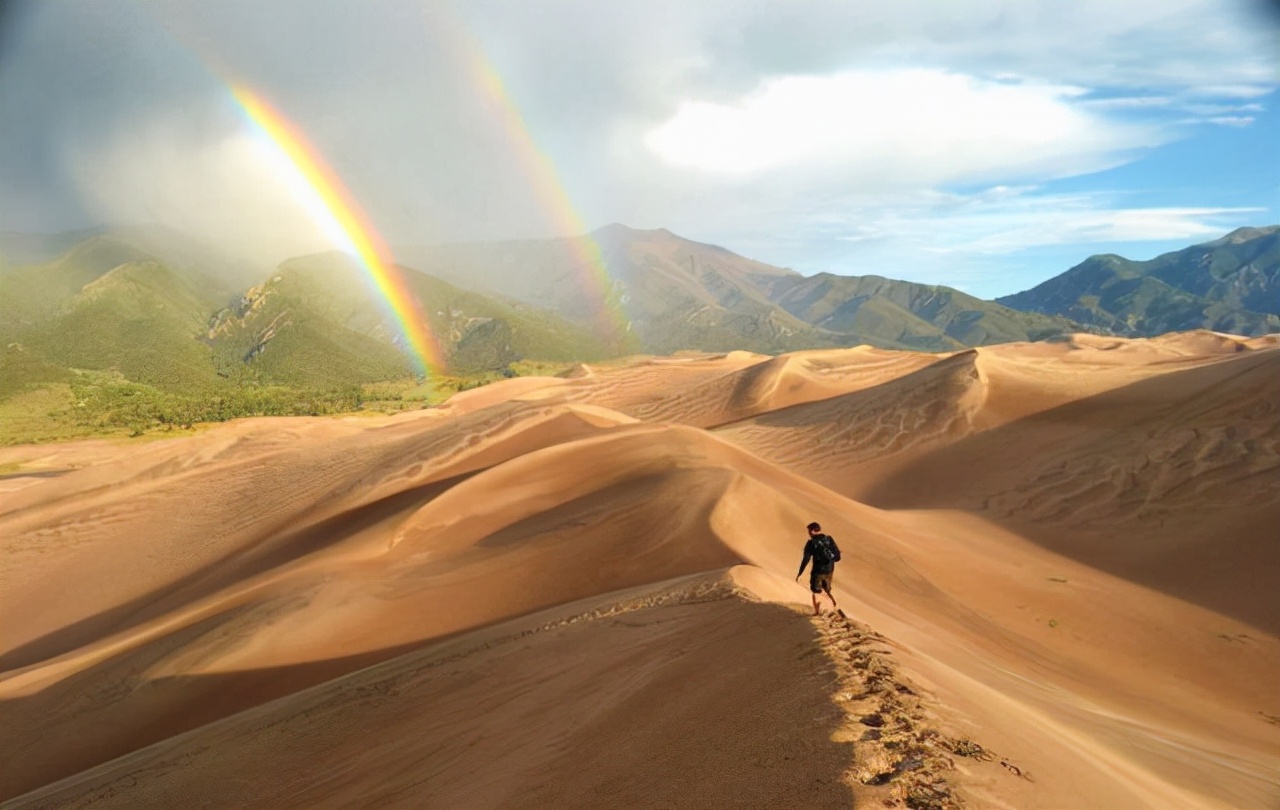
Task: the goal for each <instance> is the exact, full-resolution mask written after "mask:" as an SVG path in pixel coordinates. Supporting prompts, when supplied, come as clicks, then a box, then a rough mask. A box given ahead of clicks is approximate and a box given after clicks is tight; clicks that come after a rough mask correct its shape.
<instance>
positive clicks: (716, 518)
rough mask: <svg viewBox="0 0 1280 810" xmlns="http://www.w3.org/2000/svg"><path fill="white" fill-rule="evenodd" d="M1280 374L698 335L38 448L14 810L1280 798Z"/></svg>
mask: <svg viewBox="0 0 1280 810" xmlns="http://www.w3.org/2000/svg"><path fill="white" fill-rule="evenodd" d="M1278 380H1280V343H1278V342H1277V341H1276V340H1275V339H1274V338H1258V339H1249V340H1247V339H1243V338H1238V337H1233V336H1230V335H1220V334H1215V333H1208V332H1195V333H1186V334H1179V335H1169V336H1166V337H1162V338H1156V339H1151V340H1130V341H1126V340H1119V339H1108V338H1099V337H1096V336H1088V335H1078V336H1076V337H1075V338H1073V339H1071V340H1068V341H1060V342H1052V343H1037V344H1010V345H1003V346H996V347H990V348H981V349H976V350H969V351H964V352H957V353H950V354H924V353H910V352H891V351H884V350H878V349H872V348H868V347H859V348H853V349H847V350H834V351H814V352H799V353H795V354H790V355H785V356H782V357H767V356H762V355H755V354H750V353H746V352H733V353H730V354H727V355H710V354H691V353H686V354H682V355H680V356H676V357H667V358H663V357H644V358H632V359H630V360H629V361H626V362H616V363H607V364H600V365H594V364H593V365H591V366H580V367H577V368H575V369H573V370H572V371H570V372H569V373H566V374H565V375H563V376H560V377H546V378H524V379H514V380H509V381H503V382H499V383H494V384H491V385H489V386H485V387H483V388H478V389H474V390H472V391H468V392H465V393H462V394H459V395H457V396H456V397H455V398H453V399H452V400H450V401H449V402H448V403H446V404H445V405H443V406H441V407H438V408H434V409H430V410H422V411H416V412H408V413H404V414H399V415H396V416H386V417H377V418H370V417H358V418H357V417H349V418H290V419H248V420H242V421H237V422H233V423H228V424H223V425H218V426H214V427H211V428H209V429H208V430H206V431H204V432H202V433H199V434H197V435H194V436H185V437H180V438H173V439H165V440H153V441H146V442H138V441H123V440H122V441H108V440H95V441H84V442H72V443H65V444H57V445H40V446H21V447H11V448H5V449H3V450H0V464H4V465H9V466H8V469H15V467H16V470H17V471H16V472H10V473H7V474H6V475H5V476H4V477H3V478H0V544H2V549H3V551H2V553H3V566H2V567H0V577H2V578H3V579H2V581H0V617H2V622H3V626H2V629H3V634H2V635H0V712H2V715H0V734H2V738H0V745H2V746H3V750H4V752H5V767H4V768H3V769H0V800H3V803H0V807H3V808H18V807H23V808H27V807H90V806H92V807H130V808H132V807H142V806H152V807H188V806H223V807H231V806H245V807H330V806H333V807H336V806H341V807H358V806H364V807H439V808H487V807H601V806H625V807H691V808H693V807H698V808H702V807H725V806H733V807H764V806H788V807H801V806H803V807H813V808H824V807H832V808H834V807H851V806H857V807H871V806H886V804H887V805H888V806H899V807H934V808H943V807H958V806H966V807H982V808H987V807H991V808H1174V807H1177V808H1275V807H1277V806H1280V685H1278V684H1280V597H1277V593H1278V592H1280V591H1278V590H1277V589H1278V586H1280V542H1278V540H1280V530H1278V529H1277V527H1278V526H1280V385H1277V381H1278ZM811 520H817V521H820V522H821V523H822V524H823V527H824V529H825V530H826V531H827V532H829V533H830V534H832V535H833V536H834V537H835V538H836V540H837V541H838V542H839V543H840V546H841V549H842V551H843V554H844V558H843V561H842V562H841V563H840V565H839V567H838V568H837V572H836V576H835V586H836V587H835V592H836V597H837V598H838V599H839V602H840V606H841V607H842V608H843V611H844V613H845V615H846V616H847V619H842V618H840V617H839V616H837V615H835V614H833V613H831V612H829V611H828V612H827V613H825V614H824V615H823V616H821V617H814V616H812V609H811V607H810V604H809V595H808V589H807V587H806V586H805V584H804V582H805V580H803V579H802V580H801V583H799V584H798V583H796V582H795V581H794V580H793V578H794V577H795V573H796V569H797V567H798V565H799V562H800V554H801V548H802V546H803V543H804V539H805V533H804V526H805V524H807V523H808V522H809V521H811Z"/></svg>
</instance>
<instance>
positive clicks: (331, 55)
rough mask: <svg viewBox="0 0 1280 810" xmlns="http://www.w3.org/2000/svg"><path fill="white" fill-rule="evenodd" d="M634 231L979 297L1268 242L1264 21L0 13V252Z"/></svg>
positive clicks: (591, 11) (1009, 0) (1153, 9)
mask: <svg viewBox="0 0 1280 810" xmlns="http://www.w3.org/2000/svg"><path fill="white" fill-rule="evenodd" d="M233 86H234V87H241V88H248V89H250V90H251V91H252V93H253V94H254V95H255V96H256V97H258V98H261V99H262V100H264V101H265V102H266V103H268V104H269V105H270V106H271V107H273V108H274V109H275V110H276V111H277V112H278V113H279V114H280V115H281V116H283V118H284V119H285V120H288V121H290V122H292V126H293V127H294V128H295V131H296V132H298V133H301V135H302V136H303V137H304V138H305V140H306V141H308V142H309V143H310V144H311V146H312V147H313V148H314V150H315V151H314V154H315V155H316V156H318V158H319V159H320V160H321V162H322V163H323V164H324V165H325V166H327V169H328V170H329V171H330V172H331V173H332V175H333V176H336V177H337V178H339V180H340V182H341V184H342V185H344V186H345V188H346V189H347V190H348V192H349V195H350V199H351V200H352V201H354V202H355V203H356V205H357V206H358V208H359V209H361V210H362V211H363V213H364V214H365V215H366V217H367V221H368V222H369V223H370V224H371V225H372V227H373V228H374V229H376V231H377V232H378V233H379V234H380V235H381V237H382V239H383V240H384V241H385V242H387V243H388V244H390V245H392V246H393V249H394V246H396V245H418V244H433V243H441V242H452V241H489V240H500V239H525V238H545V237H555V236H565V235H573V234H576V233H580V232H584V231H588V230H592V229H595V228H599V227H602V226H604V225H606V224H609V223H613V222H620V223H623V224H626V225H629V226H631V227H634V228H667V229H669V230H671V231H673V232H674V233H676V234H679V235H681V236H684V237H686V238H689V239H694V240H697V241H701V242H710V243H713V244H717V245H721V246H723V247H726V248H728V249H730V250H733V251H735V252H737V253H740V254H743V255H745V256H749V257H751V258H754V259H758V260H761V261H766V262H769V263H771V264H776V265H779V266H783V267H790V268H793V269H795V270H798V271H800V272H802V273H806V274H809V273H814V272H819V271H826V272H833V273H840V274H845V275H863V274H877V275H883V276H888V277H891V278H900V279H906V280H910V281H919V282H925V283H930V284H946V285H950V286H953V287H958V288H960V289H962V290H965V291H967V292H970V293H972V294H975V295H979V296H982V297H988V298H990V297H995V296H998V295H1004V294H1010V293H1014V292H1017V291H1019V290H1023V289H1027V288H1029V287H1032V286H1034V285H1035V284H1038V283H1039V282H1041V281H1044V280H1046V279H1048V278H1050V277H1052V276H1054V275H1056V274H1058V273H1060V272H1062V271H1064V270H1066V269H1068V268H1069V267H1071V266H1073V265H1075V264H1077V263H1079V262H1080V261H1082V260H1083V259H1085V258H1086V257H1088V256H1089V255H1092V254H1095V253H1119V254H1121V255H1124V256H1127V257H1129V258H1134V259H1147V258H1151V257H1154V256H1156V255H1158V254H1160V253H1163V252H1166V251H1169V250H1175V249H1178V248H1181V247H1185V246H1187V245H1190V244H1195V243H1199V242H1204V241H1208V240H1211V239H1215V238H1217V237H1219V236H1221V235H1223V234H1225V233H1227V232H1229V231H1230V230H1232V229H1234V228H1237V227H1241V226H1245V225H1255V226H1256V225H1268V224H1276V223H1280V161H1278V160H1277V159H1276V154H1277V152H1278V151H1280V150H1277V144H1280V110H1278V109H1277V108H1280V3H1277V2H1274V0H1126V1H1125V2H1124V3H1116V2H1114V0H1106V1H1105V2H1103V1H1101V0H1073V2H1061V1H1060V0H966V2H964V3H953V2H925V1H924V0H861V2H856V3H852V2H847V1H846V0H838V1H837V0H832V1H831V2H827V1H826V0H814V1H813V2H803V1H801V0H797V1H796V2H787V3H761V2H758V0H699V2H697V3H688V2H684V1H683V0H681V1H680V2H668V0H645V2H640V3H620V2H618V3H611V2H595V1H594V0H503V1H501V2H500V1H498V0H470V1H469V2H465V3H462V2H458V3H450V2H444V1H443V0H441V1H439V2H437V1H436V0H419V1H417V2H409V0H368V1H367V2H365V1H360V2H345V1H344V2H338V1H337V0H253V1H252V2H248V0H217V2H189V0H165V1H164V2H159V1H158V0H149V1H148V2H131V1H130V0H96V2H86V1H85V0H38V1H36V0H16V2H15V0H0V231H7V232H37V233H50V232H56V231H61V230H71V229H78V228H86V227H115V226H121V225H139V224H162V225H166V226H168V227H171V228H175V229H178V230H181V231H184V232H187V233H190V234H191V235H193V236H195V237H196V238H198V239H201V240H202V241H205V242H207V243H209V244H213V245H217V246H218V247H219V248H220V249H222V250H224V251H226V252H229V253H233V254H239V255H243V256H246V257H249V258H251V259H252V260H254V261H256V262H260V263H262V264H263V265H264V266H266V267H270V266H274V264H276V263H278V262H280V261H282V260H284V259H285V258H288V257H290V256H295V255H299V254H303V253H310V252H315V251H318V250H324V249H328V248H330V247H333V246H335V245H337V246H341V245H340V244H339V243H340V241H341V240H340V239H339V238H338V236H335V234H334V232H333V228H332V227H331V224H328V223H326V221H325V217H324V215H323V211H320V212H317V209H316V205H317V200H316V199H315V195H314V194H312V193H309V192H308V191H307V189H306V188H305V187H300V186H299V182H298V177H297V175H296V169H294V168H293V167H291V165H290V164H289V161H288V160H286V159H284V158H283V157H282V154H281V152H280V150H279V148H278V147H277V146H275V145H274V144H273V143H272V142H271V140H270V139H269V138H267V137H266V136H264V134H263V131H262V130H261V129H260V128H259V127H257V126H256V125H255V124H254V122H253V121H252V120H250V118H249V116H248V115H246V112H245V109H244V107H243V106H242V105H241V104H239V103H237V101H236V97H235V96H233V94H232V90H231V88H232V87H233Z"/></svg>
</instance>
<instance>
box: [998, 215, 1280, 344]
mask: <svg viewBox="0 0 1280 810" xmlns="http://www.w3.org/2000/svg"><path fill="white" fill-rule="evenodd" d="M996 301H997V302H998V303H1001V304H1004V305H1005V306H1009V307H1013V308H1015V309H1021V310H1026V311H1028V312H1038V313H1042V314H1046V315H1059V316H1063V317H1067V318H1070V319H1072V320H1074V321H1077V322H1079V323H1081V324H1084V325H1087V326H1089V327H1092V328H1095V329H1098V330H1101V331H1105V332H1107V333H1110V334H1115V335H1121V336H1125V337H1150V336H1154V335H1160V334H1164V333H1166V332H1179V331H1184V330H1187V329H1209V330H1213V331H1217V332H1230V333H1233V334H1239V335H1261V334H1266V333H1268V332H1275V331H1280V225H1271V226H1269V227H1265V228H1238V229H1236V230H1234V231H1232V232H1231V233H1229V234H1227V235H1226V236H1224V237H1222V238H1221V239H1215V240H1213V241H1212V242H1205V243H1204V244H1201V245H1194V246H1192V247H1188V248H1185V249H1183V250H1178V251H1174V252H1172V253H1165V254H1163V255H1161V256H1157V257H1156V258H1154V259H1151V260H1150V261H1131V260H1129V259H1126V258H1124V257H1123V256H1115V255H1102V256H1091V257H1090V258H1088V259H1086V260H1085V261H1083V262H1081V263H1080V264H1078V265H1076V266H1075V267H1073V268H1071V269H1070V270H1068V271H1067V272H1065V273H1063V274H1062V275H1059V276H1055V277H1054V278H1051V279H1049V280H1048V281H1046V282H1044V283H1043V284H1040V285H1038V286H1036V287H1034V288H1032V289H1030V290H1027V291H1025V292H1020V293H1018V294H1016V295H1009V296H1005V297H1003V298H997V299H996Z"/></svg>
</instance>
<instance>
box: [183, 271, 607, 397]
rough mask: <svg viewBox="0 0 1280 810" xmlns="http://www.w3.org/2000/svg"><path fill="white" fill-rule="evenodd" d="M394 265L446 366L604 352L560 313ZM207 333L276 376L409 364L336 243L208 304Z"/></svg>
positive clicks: (335, 375) (295, 379)
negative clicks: (219, 303) (216, 306)
mask: <svg viewBox="0 0 1280 810" xmlns="http://www.w3.org/2000/svg"><path fill="white" fill-rule="evenodd" d="M401 272H402V273H403V275H404V277H405V281H406V286H407V288H408V289H409V291H410V293H411V294H412V295H413V296H414V297H415V298H416V299H417V300H418V301H419V302H420V303H421V304H422V305H423V308H424V310H425V312H424V314H425V315H426V318H427V321H428V323H429V325H430V328H431V331H432V334H433V335H435V336H436V338H437V341H438V343H439V351H440V352H441V355H442V358H443V359H444V360H445V362H446V365H447V368H448V369H449V370H450V371H454V372H461V373H475V372H479V371H488V370H496V369H501V368H504V367H506V366H507V365H508V364H509V363H511V362H514V361H517V360H521V359H525V358H536V359H539V360H565V361H568V360H575V359H578V358H583V359H600V358H601V357H602V356H603V353H602V350H601V348H600V347H599V346H597V345H596V343H595V342H594V341H593V340H592V338H591V335H590V334H589V333H588V332H587V331H586V330H584V329H582V328H580V327H577V326H574V325H572V324H570V323H568V322H567V321H565V320H564V319H561V318H558V317H556V316H553V315H550V314H548V313H544V312H538V311H536V310H534V309H533V308H531V307H528V306H524V305H519V304H512V303H507V302H503V301H500V300H496V299H494V298H490V297H486V296H484V295H480V294H478V293H473V292H468V291H465V290H460V289H458V288H456V287H454V286H452V285H450V284H448V283H447V282H444V281H441V280H439V279H436V278H432V277H431V276H428V275H426V274H424V273H420V272H418V271H416V270H412V269H409V268H401ZM207 339H208V340H209V341H210V342H211V343H212V345H213V346H214V348H215V350H216V352H217V353H218V356H219V358H220V362H221V363H222V364H223V365H224V366H228V365H232V364H234V363H237V362H239V363H247V364H249V365H251V366H252V367H253V368H254V369H255V371H256V373H258V374H260V375H261V376H262V378H263V379H264V380H268V381H270V382H273V383H279V384H287V385H307V386H334V385H340V384H359V383H366V382H375V381H379V380H387V379H395V378H401V377H406V376H409V375H410V374H411V373H412V372H413V365H412V361H411V359H410V356H409V353H408V347H407V346H406V345H405V340H404V337H403V335H402V334H401V331H400V329H399V327H398V326H397V325H396V321H395V317H394V316H393V315H392V314H391V313H390V312H389V311H388V309H387V305H386V303H385V301H383V300H382V299H381V297H380V295H378V294H376V293H375V292H374V291H373V289H372V288H371V286H370V283H369V282H368V281H367V279H366V277H365V275H364V272H363V271H362V270H361V269H360V266H359V265H358V264H357V263H356V262H355V260H354V259H352V258H350V257H349V256H347V255H345V254H342V253H326V254H317V255H314V256H306V257H302V258H297V259H291V260H289V261H287V262H285V263H284V264H282V265H281V266H280V269H279V271H278V272H277V273H276V274H275V275H273V276H272V277H271V278H270V279H269V280H268V281H266V282H265V283H263V284H261V285H258V286H256V287H253V288H251V289H250V290H249V291H248V292H246V293H245V294H244V295H243V296H242V297H241V299H240V300H239V301H238V302H237V303H236V304H235V305H234V306H232V307H229V308H226V309H223V310H221V311H219V312H217V313H214V315H213V317H212V318H211V319H210V322H209V325H208V330H207Z"/></svg>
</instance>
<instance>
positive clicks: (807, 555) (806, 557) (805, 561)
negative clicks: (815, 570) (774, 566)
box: [796, 543, 813, 579]
mask: <svg viewBox="0 0 1280 810" xmlns="http://www.w3.org/2000/svg"><path fill="white" fill-rule="evenodd" d="M812 556H813V552H812V551H811V550H810V549H809V544H808V543H805V544H804V559H803V560H801V561H800V571H799V572H797V573H796V579H799V578H800V574H803V573H804V568H805V566H806V565H808V564H809V558H810V557H812Z"/></svg>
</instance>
